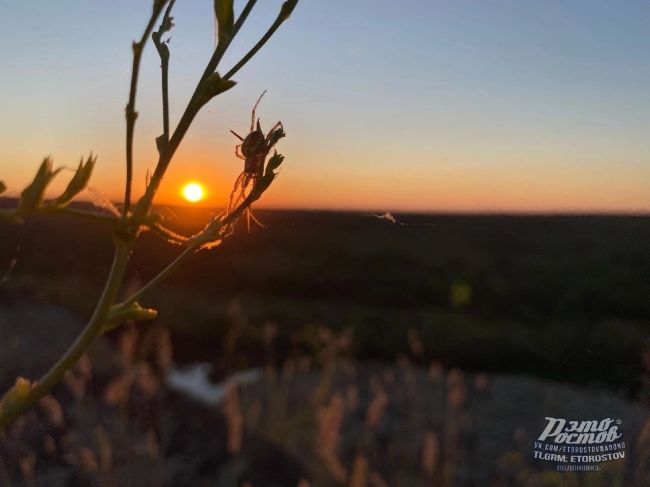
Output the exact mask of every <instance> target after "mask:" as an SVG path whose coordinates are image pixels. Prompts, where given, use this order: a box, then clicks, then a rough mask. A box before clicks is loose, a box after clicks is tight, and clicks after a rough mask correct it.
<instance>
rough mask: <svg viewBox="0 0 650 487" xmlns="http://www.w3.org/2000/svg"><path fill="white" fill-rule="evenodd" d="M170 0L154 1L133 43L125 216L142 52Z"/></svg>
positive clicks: (129, 183)
mask: <svg viewBox="0 0 650 487" xmlns="http://www.w3.org/2000/svg"><path fill="white" fill-rule="evenodd" d="M168 1H169V0H158V1H156V2H155V3H154V6H153V11H152V12H151V18H150V19H149V23H148V24H147V27H146V28H145V30H144V33H143V34H142V37H141V38H140V41H139V42H134V43H133V66H132V68H131V88H130V90H129V102H128V103H127V104H126V184H125V189H124V208H123V209H122V214H123V216H125V217H126V216H127V215H128V212H129V209H130V207H131V187H132V186H133V133H134V130H135V120H136V118H138V113H137V112H136V111H135V98H136V94H137V90H138V76H139V74H140V60H141V59H142V52H143V51H144V46H145V44H146V43H147V39H148V38H149V36H150V35H151V32H152V31H153V28H154V26H155V24H156V20H158V16H159V15H160V12H162V10H163V8H164V7H165V4H167V2H168Z"/></svg>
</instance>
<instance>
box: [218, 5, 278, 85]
mask: <svg viewBox="0 0 650 487" xmlns="http://www.w3.org/2000/svg"><path fill="white" fill-rule="evenodd" d="M285 3H286V2H285ZM287 18H288V16H286V15H285V14H284V13H283V11H282V10H281V11H280V14H279V15H278V16H277V18H276V19H275V22H273V24H272V25H271V27H269V30H267V31H266V34H264V35H263V36H262V38H261V39H260V40H259V41H258V42H257V44H255V45H254V46H253V47H252V49H251V50H250V51H248V52H247V53H246V55H245V56H244V57H243V58H241V60H240V61H239V62H238V63H237V64H235V65H234V66H233V67H232V69H231V70H230V71H228V72H227V73H226V74H225V76H224V77H223V79H230V78H232V77H233V76H234V75H235V73H237V71H239V70H240V69H241V68H243V67H244V65H245V64H246V63H247V62H248V61H250V60H251V58H252V57H253V56H255V54H257V51H259V50H260V49H262V47H263V46H264V44H266V43H267V41H268V40H269V39H270V38H271V36H273V34H274V33H275V31H276V30H278V29H279V28H280V26H281V25H282V23H283V22H284V21H285V20H287Z"/></svg>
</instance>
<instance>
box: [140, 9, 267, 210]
mask: <svg viewBox="0 0 650 487" xmlns="http://www.w3.org/2000/svg"><path fill="white" fill-rule="evenodd" d="M256 2H257V0H248V3H247V4H246V6H245V7H244V9H243V10H242V12H241V14H240V15H239V17H238V18H237V21H236V22H235V25H234V26H233V32H232V36H231V37H230V39H229V40H228V41H227V42H223V43H219V44H218V45H217V48H216V49H215V50H214V52H213V54H212V57H211V58H210V60H209V61H208V64H207V65H206V67H205V70H204V71H203V74H202V75H201V79H200V80H199V82H198V83H197V84H196V88H195V89H194V93H193V94H192V96H191V98H190V101H189V103H188V104H187V106H186V107H185V111H184V112H183V114H182V115H181V118H180V120H179V121H178V125H177V126H176V129H175V130H174V133H173V134H172V135H171V137H170V139H169V143H168V144H167V147H166V148H165V149H166V150H165V151H164V152H162V153H161V154H160V157H159V158H158V163H157V164H156V169H154V173H153V176H152V177H151V181H150V183H149V186H147V189H146V190H145V193H144V195H143V196H142V198H141V199H140V201H139V202H138V205H137V208H136V213H137V214H138V216H139V217H142V218H143V217H144V216H146V211H147V210H148V209H149V207H150V206H151V203H152V201H153V198H154V196H155V195H156V192H157V191H158V186H160V182H161V181H162V178H163V176H164V175H165V172H166V171H167V167H168V166H169V163H170V162H171V160H172V158H173V157H174V153H175V152H176V150H177V149H178V146H179V145H180V143H181V141H182V140H183V138H184V137H185V134H186V133H187V131H188V129H189V128H190V125H192V122H193V121H194V117H196V114H197V113H198V109H197V108H196V103H195V100H196V97H197V95H198V93H199V87H200V86H201V83H202V82H203V81H204V80H205V79H206V78H207V77H208V76H210V75H211V74H212V73H214V72H215V70H216V69H217V67H218V66H219V63H220V62H221V59H222V58H223V55H224V54H225V53H226V51H227V50H228V47H229V46H230V43H231V42H232V40H233V39H234V38H235V36H236V35H237V33H238V32H239V29H241V27H242V25H243V24H244V22H245V21H246V19H247V18H248V15H249V14H250V13H251V10H253V7H254V6H255V3H256Z"/></svg>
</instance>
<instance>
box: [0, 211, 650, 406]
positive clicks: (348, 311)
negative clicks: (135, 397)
mask: <svg viewBox="0 0 650 487" xmlns="http://www.w3.org/2000/svg"><path fill="white" fill-rule="evenodd" d="M4 204H6V201H5V202H4ZM160 211H161V213H162V214H163V216H165V217H166V219H167V223H168V225H169V226H170V227H171V228H174V229H175V230H178V231H192V230H197V229H198V228H199V226H200V223H201V222H202V221H204V220H205V217H206V216H207V215H209V211H208V210H199V209H187V208H185V209H184V208H161V209H160ZM257 216H258V217H259V219H260V220H261V221H262V222H264V223H265V224H266V228H264V229H259V228H255V229H254V230H253V232H252V233H251V234H250V235H247V234H245V232H244V231H243V230H244V229H243V228H241V229H240V230H242V231H240V232H238V234H237V235H236V236H235V237H234V238H232V239H231V240H229V241H228V242H227V243H226V244H224V245H223V246H222V248H220V249H219V250H217V251H213V252H208V251H206V252H202V253H200V254H198V255H196V256H195V257H194V258H193V259H191V260H190V261H189V262H188V264H187V265H185V266H184V267H183V268H182V269H181V270H180V271H179V272H178V273H177V274H176V275H174V276H173V277H172V278H171V279H169V280H168V281H167V282H166V284H165V285H164V286H162V287H161V288H160V289H158V290H157V291H156V292H155V293H154V294H153V295H151V296H150V298H149V300H147V304H151V305H155V306H157V307H159V308H160V310H161V315H160V318H159V320H160V322H162V323H164V324H166V325H168V326H169V327H170V328H171V330H172V332H173V338H174V341H175V353H176V359H177V360H180V361H181V362H183V361H191V360H196V359H201V360H206V359H210V358H211V357H213V356H214V352H215V350H220V348H219V347H222V342H223V338H224V337H225V336H226V335H227V333H228V331H229V330H231V329H232V327H233V326H236V325H234V323H237V320H242V319H243V320H244V321H245V322H246V325H245V326H244V327H243V328H242V332H241V335H242V337H241V342H240V346H241V347H242V351H243V352H245V353H240V354H237V356H236V357H233V358H232V362H231V363H226V362H222V363H221V364H219V366H220V369H221V370H223V371H224V372H225V371H226V370H229V369H232V368H240V367H249V366H252V365H259V364H260V363H263V362H264V361H265V360H274V361H280V360H282V359H283V358H284V357H286V356H288V355H290V354H292V353H296V352H297V351H300V352H301V353H302V352H309V351H310V346H311V345H310V344H311V343H312V336H313V335H314V334H315V333H317V330H318V329H319V326H320V325H322V326H326V327H329V328H332V329H335V330H343V329H350V330H351V331H352V332H353V336H354V353H355V354H356V355H357V356H359V357H360V358H369V359H387V360H393V359H394V358H395V357H397V356H399V355H407V356H410V357H411V358H412V360H414V361H416V362H418V361H420V362H422V363H427V362H428V361H430V360H439V361H441V362H442V363H443V364H445V365H454V366H460V367H462V368H464V369H468V370H488V371H507V372H525V373H530V374H534V375H537V376H541V377H552V378H555V379H559V380H565V381H572V382H592V383H593V382H597V383H602V384H606V385H607V386H608V387H610V388H612V389H614V390H622V391H623V392H625V393H628V394H632V395H636V394H637V393H638V392H639V387H640V384H639V379H638V378H639V375H640V372H641V370H642V363H641V356H642V352H643V350H644V346H645V341H646V340H647V338H648V337H649V333H648V331H649V328H648V327H649V326H650V325H649V323H648V319H649V318H650V299H649V298H650V277H649V276H650V252H648V248H649V247H648V243H649V242H650V217H643V216H461V215H400V214H396V215H395V217H396V218H397V219H398V223H390V222H388V221H385V220H380V219H377V218H374V217H373V216H371V215H370V214H366V213H361V212H359V213H331V212H298V211H259V212H258V213H257ZM142 240H143V245H142V246H141V247H139V249H138V250H137V252H136V254H135V255H134V259H133V264H132V268H131V273H130V275H131V278H130V279H131V281H133V285H135V284H136V281H138V280H140V281H142V280H145V279H146V278H148V277H150V276H152V275H153V274H154V273H155V272H156V271H157V270H158V269H160V268H161V267H162V266H163V265H164V263H165V262H167V261H168V260H169V259H170V258H172V257H173V256H174V255H175V254H176V253H178V252H179V249H178V248H177V247H173V246H171V245H168V244H166V243H163V242H160V241H158V240H157V239H155V238H154V237H152V236H150V235H144V236H143V238H142ZM81 249H83V250H81ZM111 250H112V247H111V242H110V229H108V228H107V227H106V226H102V225H101V224H96V223H85V222H83V223H82V222H77V221H72V220H69V219H67V218H64V217H52V218H47V219H43V218H33V219H30V220H28V221H27V222H26V223H25V224H23V225H10V224H7V223H0V274H4V269H9V267H10V263H11V261H12V260H13V259H14V258H15V259H16V265H15V267H14V268H13V270H12V272H11V273H10V275H8V276H7V278H6V279H5V282H4V283H3V284H2V287H1V288H0V299H2V300H4V301H6V302H10V301H11V300H12V299H13V298H15V297H16V296H21V297H28V298H30V299H35V300H38V301H45V302H48V303H60V304H62V305H64V306H65V307H68V308H69V309H71V310H72V311H73V312H75V313H77V314H79V315H80V316H85V315H86V314H87V313H88V312H89V311H90V310H89V309H88V303H86V299H85V298H86V297H87V296H89V295H90V296H95V295H96V293H98V292H99V289H100V287H101V284H102V279H103V276H104V275H105V272H106V270H107V267H108V265H109V263H110V258H111ZM233 302H235V303H239V304H238V305H233ZM270 321H272V322H274V323H276V324H277V327H278V349H277V350H276V351H275V354H274V355H273V357H268V354H267V355H265V353H264V347H263V334H264V329H265V323H267V322H270ZM409 330H410V334H409ZM409 337H410V338H409ZM415 342H420V343H421V347H420V348H418V347H417V346H414V343H415ZM223 360H226V359H223Z"/></svg>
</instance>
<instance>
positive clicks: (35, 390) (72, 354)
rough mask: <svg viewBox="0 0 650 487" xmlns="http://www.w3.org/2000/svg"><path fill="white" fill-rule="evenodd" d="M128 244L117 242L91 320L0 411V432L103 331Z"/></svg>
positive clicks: (124, 265)
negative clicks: (21, 393) (20, 394)
mask: <svg viewBox="0 0 650 487" xmlns="http://www.w3.org/2000/svg"><path fill="white" fill-rule="evenodd" d="M130 251H131V246H130V245H129V244H126V243H124V242H118V243H117V244H116V248H115V255H114V257H113V265H112V267H111V271H110V273H109V275H108V278H107V279H106V284H105V286H104V291H103V292H102V295H101V297H100V298H99V301H98V302H97V305H96V307H95V311H94V312H93V315H92V317H91V318H90V321H89V322H88V324H87V325H86V328H85V329H84V330H83V332H82V333H81V335H79V336H78V337H77V339H76V340H75V342H74V343H73V344H72V345H71V346H70V348H68V350H67V351H66V352H65V354H64V355H63V356H62V357H61V358H60V359H59V360H58V361H57V362H56V363H55V364H54V365H53V366H52V367H51V368H50V370H48V371H47V372H46V373H45V375H43V377H41V379H40V380H39V381H38V382H36V383H35V384H34V385H33V387H32V388H31V389H30V391H29V393H28V394H27V395H26V396H24V397H22V398H20V399H19V400H17V401H16V402H13V403H11V402H10V403H9V404H7V405H5V407H3V409H2V410H0V431H2V430H3V429H4V428H5V427H6V426H8V425H9V424H11V423H12V422H13V421H14V420H15V419H16V418H17V417H18V416H20V415H21V414H23V413H24V412H25V411H26V410H27V409H29V408H30V407H32V406H33V405H34V404H35V403H36V401H38V400H39V399H41V398H42V397H43V396H45V395H46V394H47V393H48V392H50V390H51V389H52V388H53V387H54V386H55V385H56V384H57V383H58V382H59V381H60V380H61V379H62V378H63V376H64V375H65V373H66V372H67V371H68V370H70V369H71V368H72V367H73V366H74V364H75V363H76V362H77V360H79V358H80V357H81V356H82V355H83V353H84V352H85V351H86V349H87V348H88V347H89V346H90V344H91V343H92V341H93V340H94V339H95V338H96V337H97V335H99V334H100V333H101V331H102V326H103V325H104V323H105V321H106V317H107V316H108V311H109V307H110V306H111V304H112V303H113V302H115V298H116V297H117V292H118V291H119V289H120V286H121V284H122V280H123V279H124V274H125V272H126V266H127V262H128V260H129V254H130Z"/></svg>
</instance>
